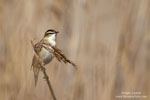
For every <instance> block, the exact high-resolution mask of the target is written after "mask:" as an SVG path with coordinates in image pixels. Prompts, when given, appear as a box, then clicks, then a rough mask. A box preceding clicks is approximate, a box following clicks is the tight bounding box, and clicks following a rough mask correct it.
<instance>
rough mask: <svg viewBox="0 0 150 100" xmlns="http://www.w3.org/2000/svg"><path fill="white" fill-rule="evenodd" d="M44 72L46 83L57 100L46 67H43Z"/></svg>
mask: <svg viewBox="0 0 150 100" xmlns="http://www.w3.org/2000/svg"><path fill="white" fill-rule="evenodd" d="M42 72H43V74H44V79H45V80H46V82H47V85H48V87H49V90H50V92H51V94H52V97H53V99H54V100H57V99H56V96H55V94H54V91H53V88H52V85H51V83H50V81H49V77H48V75H47V74H46V69H45V68H44V67H42Z"/></svg>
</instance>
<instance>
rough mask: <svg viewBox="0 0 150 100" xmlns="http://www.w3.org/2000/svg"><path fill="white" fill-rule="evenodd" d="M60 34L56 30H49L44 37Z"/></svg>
mask: <svg viewBox="0 0 150 100" xmlns="http://www.w3.org/2000/svg"><path fill="white" fill-rule="evenodd" d="M57 33H58V31H55V30H53V29H49V30H47V31H46V32H45V35H44V36H47V35H49V34H57Z"/></svg>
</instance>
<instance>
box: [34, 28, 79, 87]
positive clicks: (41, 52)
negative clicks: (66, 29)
mask: <svg viewBox="0 0 150 100" xmlns="http://www.w3.org/2000/svg"><path fill="white" fill-rule="evenodd" d="M58 33H59V32H58V31H56V30H54V29H49V30H47V31H46V32H45V34H44V37H43V38H42V39H41V40H40V41H39V42H38V43H36V44H35V45H33V43H32V42H31V43H32V45H33V47H34V51H35V53H36V54H37V55H38V57H39V58H40V60H41V61H42V62H43V65H44V66H45V65H47V64H49V63H50V62H51V61H52V60H53V58H54V57H56V59H57V60H58V61H60V62H61V61H63V62H64V63H70V64H71V65H73V66H74V67H75V68H77V67H76V65H75V64H74V63H73V62H72V61H70V60H69V59H67V58H66V57H65V55H64V54H63V53H62V51H61V50H60V49H58V48H57V47H56V38H57V34H58ZM36 54H35V55H34V56H33V59H32V64H31V69H33V72H34V80H35V86H36V85H37V81H38V75H39V72H40V69H41V62H40V61H39V58H38V57H37V56H36Z"/></svg>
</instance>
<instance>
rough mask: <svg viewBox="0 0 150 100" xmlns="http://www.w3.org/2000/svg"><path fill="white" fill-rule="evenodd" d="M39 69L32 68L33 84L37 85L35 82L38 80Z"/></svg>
mask: <svg viewBox="0 0 150 100" xmlns="http://www.w3.org/2000/svg"><path fill="white" fill-rule="evenodd" d="M39 71H40V68H33V72H34V81H35V86H36V85H37V82H38V76H39Z"/></svg>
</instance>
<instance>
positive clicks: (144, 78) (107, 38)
mask: <svg viewBox="0 0 150 100" xmlns="http://www.w3.org/2000/svg"><path fill="white" fill-rule="evenodd" d="M50 28H52V29H55V30H58V31H59V32H60V34H59V35H58V38H57V47H59V48H60V49H62V51H63V52H64V54H65V55H66V56H67V57H68V58H69V59H71V60H72V61H74V62H75V63H76V64H77V65H78V70H77V71H76V70H74V68H73V67H72V66H71V65H69V64H68V65H65V64H63V63H59V62H58V61H57V60H56V59H54V60H53V62H52V63H50V64H49V65H47V66H46V68H47V72H48V75H49V76H50V80H51V83H52V86H53V89H54V92H55V94H56V97H57V99H58V100H117V98H115V96H116V95H120V94H121V92H123V91H126V92H132V91H136V92H141V93H142V95H146V96H149V95H150V53H149V52H150V1H149V0H38V1H37V0H0V100H52V96H51V94H50V93H49V90H48V86H47V84H46V82H45V81H44V79H43V74H42V73H40V77H39V81H38V84H37V87H35V86H34V77H33V72H32V71H31V70H30V67H31V62H32V57H33V55H34V52H33V49H32V46H31V43H30V41H31V40H33V39H36V41H38V40H40V39H41V38H42V37H43V35H44V32H45V31H46V30H47V29H50ZM121 100H122V99H121ZM126 100H130V99H126ZM132 100H134V99H132ZM136 100H137V99H136ZM138 100H143V99H138ZM144 100H150V97H147V98H145V99H144Z"/></svg>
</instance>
